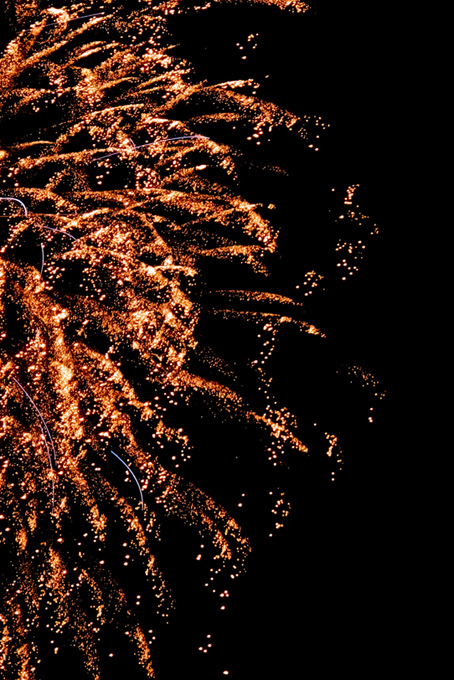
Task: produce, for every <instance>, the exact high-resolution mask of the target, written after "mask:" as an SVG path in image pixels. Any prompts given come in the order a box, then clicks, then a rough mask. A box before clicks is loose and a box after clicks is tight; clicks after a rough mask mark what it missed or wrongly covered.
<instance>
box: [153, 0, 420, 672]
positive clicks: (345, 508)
mask: <svg viewBox="0 0 454 680" xmlns="http://www.w3.org/2000/svg"><path fill="white" fill-rule="evenodd" d="M312 6H313V8H314V10H315V12H314V13H312V14H311V15H303V16H295V15H285V13H284V14H282V13H279V12H278V11H274V9H273V8H263V9H260V8H259V9H257V8H252V9H249V8H244V7H242V8H235V7H233V8H232V7H230V8H214V9H212V10H210V11H209V12H206V13H203V12H202V13H200V16H199V17H197V19H196V20H194V21H193V22H190V21H189V22H188V21H187V20H184V21H182V20H181V19H179V20H177V21H175V25H174V30H175V34H176V35H177V37H178V41H179V42H180V43H181V45H182V53H183V54H185V53H186V54H189V55H190V57H191V61H192V62H193V63H194V64H195V68H196V73H197V74H198V75H199V77H200V78H206V79H207V80H209V81H211V82H215V81H216V80H218V81H219V80H223V79H228V78H241V77H251V76H252V77H257V78H258V80H262V78H260V75H261V74H262V75H263V74H264V73H266V74H269V76H270V77H269V79H267V81H266V85H265V87H264V88H263V89H262V90H261V95H262V96H264V97H265V98H269V99H271V100H272V101H274V102H277V103H279V104H281V105H283V106H285V107H287V108H288V109H290V110H292V111H294V112H296V113H298V114H300V115H304V114H305V113H317V114H320V115H322V116H323V118H324V119H325V120H327V121H329V122H330V124H331V128H330V132H329V134H328V136H327V139H326V140H325V143H324V149H323V150H322V153H321V154H320V157H319V158H318V159H317V161H316V164H315V166H314V165H311V166H310V167H309V169H307V168H305V167H304V162H305V159H304V158H302V159H298V160H297V162H295V159H294V153H295V150H294V149H292V147H291V146H290V147H287V148H286V149H284V150H283V151H282V157H281V160H283V162H284V165H285V164H286V163H287V167H289V168H291V172H290V180H289V184H287V185H286V186H284V187H283V188H282V196H281V199H282V203H285V202H286V201H287V213H286V212H285V209H284V210H281V212H280V216H281V218H282V234H281V241H280V244H281V254H282V257H283V260H284V263H283V267H282V269H281V273H282V272H283V271H285V270H286V267H287V271H292V269H293V268H294V266H295V261H296V260H295V257H298V258H299V257H300V252H301V248H302V247H303V246H304V248H308V247H309V249H310V247H311V245H312V246H313V247H314V249H315V250H316V249H317V248H320V243H319V240H318V239H319V236H318V235H317V234H316V233H310V234H309V236H308V235H307V233H306V234H305V235H304V236H302V235H298V233H295V230H294V229H293V230H292V224H294V221H295V220H294V216H295V214H297V212H298V211H299V210H300V209H301V206H300V203H299V201H298V200H297V199H296V198H295V196H297V195H298V192H300V191H301V185H302V184H304V183H306V185H307V186H312V185H311V182H313V186H314V187H315V186H316V184H317V182H319V183H322V184H323V183H325V184H329V183H332V186H345V184H346V183H347V184H349V183H356V182H358V183H360V185H361V190H360V200H361V206H362V208H363V209H364V211H365V212H366V213H367V214H369V215H371V216H372V218H373V219H374V221H376V223H377V224H378V225H379V227H380V235H379V236H378V237H377V238H376V239H375V240H372V242H371V244H370V246H369V248H368V252H367V256H366V259H365V262H364V263H363V265H362V267H361V271H360V273H359V274H358V275H357V276H356V277H353V278H352V281H349V282H347V283H346V284H342V285H339V286H337V287H335V289H334V290H332V291H331V293H330V294H329V295H328V296H327V297H326V298H325V299H324V301H323V304H322V308H321V309H319V310H318V311H316V312H314V313H315V314H319V315H320V316H319V319H318V320H319V321H320V324H321V325H322V327H323V328H325V329H327V330H328V332H329V334H330V344H329V349H328V362H332V364H331V365H335V364H336V363H337V362H339V361H342V358H344V360H346V361H351V362H356V363H358V364H360V365H362V366H364V367H366V368H367V369H368V370H370V371H371V372H373V373H374V374H375V375H376V377H377V378H378V379H379V380H380V382H381V384H382V385H383V386H384V388H385V389H386V392H387V398H386V400H385V402H384V403H383V404H380V408H378V412H377V416H376V418H375V423H374V424H373V425H369V424H365V423H364V421H362V420H361V419H360V417H359V416H358V417H357V418H356V419H355V415H357V414H358V413H360V411H361V408H362V404H361V397H358V396H357V395H354V394H353V395H352V394H350V395H346V396H345V402H344V403H342V395H338V399H333V400H330V399H329V398H326V393H325V397H324V395H323V389H322V388H321V391H320V395H318V399H319V401H318V405H319V406H321V407H322V408H323V407H324V408H325V410H327V411H329V410H332V412H333V413H335V415H336V416H337V417H338V422H339V427H340V435H341V436H342V437H343V440H344V441H346V442H347V443H348V448H347V449H346V451H345V454H346V464H345V470H344V473H343V475H341V476H340V478H338V481H337V482H336V483H335V484H334V485H331V484H330V483H329V482H328V481H327V480H326V478H322V477H321V476H319V473H318V470H317V469H315V468H314V467H310V466H309V467H308V468H304V469H303V468H298V467H296V468H295V469H294V475H293V477H292V481H291V483H290V489H289V491H290V498H291V501H292V506H293V512H292V514H291V517H290V520H289V522H288V524H287V525H286V527H285V528H284V529H283V530H282V532H281V533H280V535H278V536H277V537H275V538H273V539H272V540H270V541H267V540H265V539H263V540H261V538H260V536H256V538H255V543H254V542H253V551H252V555H251V559H250V563H249V567H248V571H247V574H246V575H245V576H244V577H243V578H242V579H241V583H240V584H239V586H238V591H237V593H236V594H235V593H234V596H233V598H231V602H230V607H229V612H228V614H224V615H223V616H224V618H221V617H219V620H216V623H215V630H216V636H215V640H216V651H215V652H214V653H213V654H212V655H211V656H210V655H206V658H203V660H202V661H200V662H198V661H197V660H196V656H194V657H193V655H192V653H191V652H189V647H190V644H193V640H192V639H189V640H188V637H187V631H188V620H185V616H184V615H183V616H182V618H181V629H178V623H175V624H174V625H175V629H174V631H175V634H176V636H177V637H178V638H179V639H181V640H186V641H187V642H188V652H189V654H188V657H186V658H190V659H191V662H190V663H193V664H194V666H193V668H194V670H191V671H190V672H189V674H190V675H191V676H193V677H203V678H205V677H206V678H210V679H211V678H218V677H222V676H221V674H220V669H221V668H224V667H225V668H227V669H229V671H230V676H229V677H232V678H237V679H239V680H240V679H241V680H243V679H246V678H251V677H260V678H263V679H264V680H265V679H270V680H271V679H272V678H299V677H309V678H315V677H319V676H325V675H327V674H329V673H333V672H343V673H348V674H350V675H353V677H370V675H371V674H375V673H379V672H383V673H388V672H389V670H388V669H389V666H390V664H392V665H393V668H394V669H395V670H396V671H397V669H402V668H405V667H408V664H409V663H410V658H409V657H410V656H411V654H412V653H413V654H414V650H413V652H412V651H411V650H412V644H413V643H412V637H413V632H414V631H415V630H416V629H417V627H418V625H419V624H418V621H419V605H420V602H419V603H418V600H417V598H416V597H415V588H416V576H415V565H414V564H413V555H414V550H415V545H416V539H415V535H416V530H417V529H416V526H417V523H418V520H417V519H416V518H417V516H418V511H416V510H415V495H414V491H413V490H412V483H413V474H414V468H415V467H417V466H418V463H419V461H420V459H419V455H420V454H419V451H418V444H417V442H415V437H416V439H417V437H418V435H417V433H416V435H415V432H414V418H415V415H414V414H415V410H414V408H415V403H416V402H417V401H418V396H417V393H418V389H420V387H419V385H418V384H417V383H418V379H417V378H415V371H414V367H413V362H414V356H413V354H412V349H411V348H412V347H414V345H415V342H417V341H416V340H415V338H414V326H413V312H414V309H415V296H416V295H417V293H416V289H417V286H416V278H417V276H418V274H417V271H416V268H414V267H413V258H414V253H415V236H416V234H417V231H416V230H415V224H417V223H418V215H417V212H418V205H417V202H418V199H417V196H416V192H415V189H414V186H415V176H416V174H417V169H416V168H415V165H414V162H415V161H414V157H413V155H412V153H411V152H410V151H409V149H410V148H413V146H412V141H411V140H410V139H409V138H410V136H411V133H410V129H412V126H411V123H410V120H409V119H410V118H411V117H412V112H413V113H414V109H412V106H414V101H413V97H414V96H415V95H414V92H413V90H412V82H413V74H412V66H411V64H412V63H413V64H414V62H412V58H411V54H410V52H411V48H412V40H411V33H412V30H413V27H412V21H413V17H412V15H410V14H409V15H405V12H404V10H403V8H397V9H396V8H395V7H394V5H389V6H384V5H377V4H375V3H360V2H351V1H347V2H342V3H335V4H331V3H329V4H328V3H326V2H315V3H312ZM249 30H250V31H251V32H254V30H255V31H257V32H259V33H260V38H261V43H260V47H259V48H258V50H257V53H256V55H255V57H253V58H252V57H250V58H248V60H247V62H246V64H242V63H241V60H240V55H239V53H238V51H237V50H236V51H235V49H234V48H233V46H232V44H234V43H235V42H237V40H234V39H232V38H233V36H235V35H238V37H239V38H242V37H243V36H244V35H247V33H248V31H249ZM243 44H244V41H243ZM254 58H255V60H256V61H254ZM262 82H263V81H262ZM307 162H308V163H313V161H307ZM416 166H417V164H416ZM314 177H315V178H316V181H315V180H314ZM314 190H315V189H314ZM302 193H303V194H304V192H302ZM292 196H293V199H292ZM314 209H315V208H314ZM416 238H417V236H416ZM298 239H301V241H300V242H299V240H298ZM295 252H298V255H297V256H295ZM292 343H293V344H292ZM299 348H300V346H299V345H298V341H297V340H296V339H295V338H293V339H292V338H288V345H287V350H288V354H289V355H292V354H294V351H296V350H297V349H299ZM325 358H326V357H325ZM281 361H282V363H281V365H280V366H278V367H277V370H278V372H280V373H281V374H282V375H284V377H283V378H282V380H281V382H280V383H279V385H280V388H281V390H282V396H283V397H284V402H285V398H286V403H289V404H291V406H292V408H295V409H296V412H297V415H298V416H301V417H302V418H304V416H305V415H307V413H304V407H303V406H302V404H303V403H304V399H301V400H299V401H298V399H295V398H292V395H293V397H294V395H295V391H296V390H304V382H302V380H301V378H302V375H303V374H302V372H299V371H302V368H301V366H299V365H295V364H294V363H290V362H288V363H286V361H285V360H283V359H282V360H281ZM314 361H315V362H317V359H316V358H315V359H314ZM295 383H296V384H297V387H295ZM324 398H326V400H325V402H324V401H323V400H324ZM298 403H299V408H300V411H299V412H298ZM352 410H353V411H355V410H356V411H357V413H354V414H352ZM416 502H417V501H416ZM190 611H191V612H194V608H190ZM191 616H192V614H191ZM191 616H189V619H190V618H191ZM190 623H191V621H190V620H189V624H190ZM192 623H193V624H194V629H195V628H197V626H198V625H200V626H201V628H202V629H203V624H202V623H200V624H199V622H198V621H193V622H192ZM177 631H178V632H177ZM178 645H179V643H178V644H177V645H176V646H177V647H178ZM183 647H184V644H183ZM175 656H176V655H175V654H174V653H173V648H172V644H170V645H169V650H168V653H167V654H164V656H163V659H162V663H163V667H165V668H166V672H165V673H164V674H163V677H164V678H166V679H167V678H174V677H175V678H176V677H180V674H183V670H184V668H187V669H188V670H189V666H186V663H187V661H186V659H185V660H183V656H182V657H180V658H175ZM172 664H174V668H172ZM158 670H159V667H158Z"/></svg>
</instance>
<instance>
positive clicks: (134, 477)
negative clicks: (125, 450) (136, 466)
mask: <svg viewBox="0 0 454 680" xmlns="http://www.w3.org/2000/svg"><path fill="white" fill-rule="evenodd" d="M110 453H112V454H113V455H114V456H115V458H118V460H119V461H120V463H123V465H124V466H125V468H126V469H127V470H128V472H130V473H131V476H132V478H133V479H134V481H135V483H136V484H137V488H138V489H139V493H140V502H141V504H142V510H144V503H143V493H142V487H141V486H140V484H139V480H138V479H137V477H136V476H135V474H134V472H133V471H132V470H131V468H130V467H129V465H128V464H127V463H125V461H124V460H123V458H120V456H118V455H117V454H116V453H115V451H112V450H111V451H110Z"/></svg>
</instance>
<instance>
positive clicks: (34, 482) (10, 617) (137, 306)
mask: <svg viewBox="0 0 454 680" xmlns="http://www.w3.org/2000/svg"><path fill="white" fill-rule="evenodd" d="M56 4H58V5H59V6H58V7H53V6H52V3H51V2H47V1H46V0H35V1H34V2H25V1H19V2H16V3H7V5H8V8H9V17H10V24H11V26H12V30H13V37H12V39H11V40H10V42H9V43H8V44H7V45H6V47H5V49H4V52H3V55H2V56H1V59H0V62H1V63H0V73H1V80H0V202H1V203H0V388H1V391H0V415H1V420H0V506H1V507H0V540H1V543H0V555H1V561H0V564H1V565H8V567H7V568H6V569H5V573H4V574H2V587H1V590H0V639H1V642H0V650H1V651H0V668H1V670H2V671H3V672H4V673H6V675H5V677H8V679H9V680H19V679H20V680H25V679H26V680H42V678H43V675H42V671H41V668H42V666H41V665H40V664H41V658H42V649H41V642H40V640H41V637H42V635H41V633H40V631H41V632H42V631H47V632H50V633H51V634H52V635H51V637H52V636H53V638H55V639H57V638H58V636H59V635H60V636H61V635H64V638H65V640H66V641H71V644H72V645H73V646H74V649H75V650H77V653H78V654H79V655H80V658H81V660H82V663H83V667H84V672H85V673H86V675H87V677H89V678H92V679H95V680H100V679H101V678H104V677H106V676H105V675H104V673H103V671H102V667H103V665H102V658H101V653H102V652H101V649H104V647H103V644H104V643H103V642H102V641H103V635H104V630H105V629H106V627H109V626H116V627H117V629H118V630H120V631H122V632H123V633H124V635H125V636H126V637H127V640H128V644H129V645H130V646H131V648H132V649H133V650H134V653H135V657H134V658H135V659H136V661H137V664H139V665H140V667H141V668H142V669H143V671H142V672H144V673H145V674H146V676H147V677H149V678H152V677H154V670H153V665H152V654H151V640H150V639H149V638H150V636H149V635H148V632H147V631H146V630H145V629H144V626H143V622H142V621H141V619H140V617H139V616H137V615H136V614H135V613H134V607H133V603H132V602H131V601H130V600H131V598H130V594H129V591H128V589H127V588H126V587H125V585H124V580H122V577H121V574H120V571H121V570H120V571H119V570H118V569H117V568H116V566H115V565H112V564H110V562H109V559H108V555H111V554H112V553H113V552H115V551H117V552H118V551H120V550H121V551H122V552H125V551H124V548H123V546H124V545H127V552H128V556H127V558H125V564H127V563H128V561H131V560H133V559H134V560H135V563H136V564H137V565H140V569H141V572H142V574H143V578H144V581H145V582H146V584H147V586H146V587H147V588H148V590H149V592H150V593H152V596H153V598H154V600H153V601H154V608H155V610H156V612H157V613H156V616H159V617H163V618H166V617H168V616H169V614H170V612H171V610H172V607H173V600H172V596H171V595H170V588H169V585H168V583H167V582H166V577H165V574H163V573H161V571H160V565H159V560H158V559H157V558H156V554H155V552H156V551H155V546H156V545H157V544H158V542H159V540H160V537H159V533H160V529H161V524H162V522H163V521H164V520H165V518H169V517H173V518H176V519H177V520H179V521H180V522H181V523H182V524H183V525H187V526H188V527H192V528H193V529H194V531H195V532H197V533H198V535H200V536H201V537H202V538H203V541H204V544H205V545H210V551H211V553H210V555H211V557H210V559H211V563H212V564H215V565H216V567H217V570H219V571H224V572H226V573H227V574H229V575H231V576H232V577H233V576H236V575H237V574H238V573H239V572H241V570H242V569H243V566H244V561H245V559H246V557H247V555H248V552H249V541H248V538H247V537H246V536H245V535H244V534H243V532H242V530H241V528H240V525H239V523H238V521H237V520H236V519H234V518H233V516H232V515H231V513H230V512H228V511H227V510H226V509H225V508H224V507H223V506H222V505H221V504H219V503H218V502H217V501H216V499H215V498H212V497H211V495H210V494H208V493H206V492H205V491H204V490H203V488H199V485H198V484H196V483H193V482H192V480H191V477H190V476H189V477H188V476H187V475H186V474H184V473H183V472H182V468H183V466H184V462H185V461H188V460H189V459H190V458H191V456H192V457H194V456H196V455H197V441H196V439H197V437H195V438H194V437H193V435H192V429H191V426H190V422H189V421H190V417H189V416H188V413H190V412H191V409H193V412H194V413H196V414H200V413H201V412H204V410H205V411H206V412H210V413H212V412H216V413H218V414H220V415H221V417H222V419H224V420H225V421H227V422H237V423H243V424H244V427H247V428H252V431H253V432H256V433H257V437H259V438H260V441H261V442H263V451H264V452H266V453H264V456H265V458H266V463H267V464H269V465H270V466H271V467H272V466H274V465H276V461H277V460H278V459H279V458H280V457H281V455H282V454H283V452H284V451H285V450H288V449H290V450H292V451H297V452H300V453H305V452H306V451H307V448H306V445H305V444H304V443H303V442H302V441H301V439H300V437H299V435H298V434H297V429H296V427H295V425H294V419H293V417H292V415H291V414H289V413H288V412H287V410H286V409H285V408H282V407H280V406H279V405H278V404H277V403H276V401H275V400H273V399H272V398H271V397H270V396H269V395H270V385H269V383H268V382H267V379H266V374H265V370H264V367H263V363H264V361H265V359H263V357H262V358H261V359H260V360H259V359H257V360H252V361H251V366H252V370H254V371H255V375H256V377H257V384H258V385H259V392H260V394H259V396H258V398H257V401H256V402H255V403H254V398H253V396H251V394H249V393H248V394H247V395H246V394H243V393H242V388H241V380H239V379H236V378H235V375H234V374H233V373H232V371H231V369H230V368H229V367H228V366H226V365H225V363H223V361H222V360H221V359H219V358H217V357H216V356H215V355H214V354H213V353H211V354H210V350H209V349H208V348H203V347H201V346H200V344H199V342H198V340H197V337H196V328H197V324H198V321H199V317H200V310H201V303H200V302H198V298H197V291H198V290H199V289H200V287H201V286H203V285H206V284H205V283H204V281H203V274H202V271H203V266H204V263H207V262H211V263H212V262H217V263H227V264H228V263H233V264H238V265H241V266H242V267H247V268H249V270H251V272H252V273H259V274H263V273H266V271H267V265H266V261H267V258H268V256H269V255H271V254H273V253H274V252H275V251H276V231H275V228H274V227H273V226H272V225H271V223H270V222H269V221H268V219H266V218H265V217H263V215H264V214H267V213H266V212H265V211H264V210H262V209H261V207H262V206H259V205H256V204H253V203H250V202H249V201H248V200H246V199H245V198H244V197H243V196H242V195H241V194H240V193H238V191H237V189H236V187H237V186H238V182H237V179H238V169H239V167H240V166H241V164H242V163H243V158H242V154H241V152H240V150H239V149H238V148H235V146H234V145H232V144H231V143H226V142H225V141H222V140H223V137H222V135H218V134H217V129H218V127H217V126H219V129H225V126H230V128H231V129H235V127H236V126H238V127H239V129H242V128H241V126H243V127H247V126H248V127H249V128H250V129H251V130H252V133H251V134H257V135H259V136H260V135H261V134H263V131H266V133H267V135H270V136H272V135H273V133H274V132H275V131H279V130H285V131H286V132H287V133H288V132H289V131H290V133H291V134H294V135H295V136H296V137H297V138H299V139H304V140H308V141H310V139H311V137H310V134H311V133H310V128H311V125H312V123H311V121H310V120H309V119H307V120H300V119H298V117H296V116H295V115H293V114H292V113H289V112H288V111H285V110H282V109H281V108H279V107H277V106H274V105H273V104H271V103H270V102H265V101H261V100H260V99H258V98H257V97H256V96H255V95H254V94H253V91H254V88H255V85H254V83H251V82H248V81H231V82H224V83H220V84H218V85H213V84H206V83H200V82H197V81H196V79H195V78H194V75H193V72H192V71H191V68H190V66H189V65H188V64H187V63H186V62H184V61H182V60H181V59H179V58H177V57H175V56H172V55H173V52H172V50H171V49H170V45H171V39H170V37H169V31H168V26H167V17H168V16H171V15H173V14H175V13H178V12H180V11H184V7H183V6H182V5H183V4H184V3H180V2H178V1H177V0H169V1H168V2H166V1H163V2H154V1H153V2H152V1H151V0H136V1H135V2H133V3H122V2H121V1H119V2H115V3H114V2H111V1H110V0H109V1H107V0H106V2H104V3H103V4H102V5H101V6H100V5H99V3H98V4H96V3H94V2H90V1H88V0H87V1H81V2H79V3H74V4H71V3H69V2H66V3H61V2H60V3H56ZM262 4H269V5H276V6H278V7H281V8H282V9H284V8H285V9H286V10H288V11H296V12H300V13H302V12H305V11H306V10H307V5H305V3H303V2H300V1H299V0H294V1H293V2H290V3H289V2H287V1H285V2H281V0H263V3H262ZM13 6H14V7H13ZM132 140H134V141H132ZM39 248H41V257H40V256H39ZM44 253H46V256H44ZM310 274H311V276H312V274H313V275H314V276H315V273H314V272H311V273H310ZM309 278H310V277H309ZM308 280H309V279H308ZM314 281H315V279H314ZM311 282H312V283H311V285H314V286H315V285H316V283H313V277H312V278H311ZM233 288H234V287H232V289H231V290H224V291H220V292H219V291H218V292H217V295H218V297H217V300H218V303H219V304H214V303H213V305H212V306H211V307H212V308H211V309H210V313H211V314H212V315H213V317H216V316H218V317H220V318H230V319H241V320H242V322H245V323H249V324H251V325H252V326H254V327H256V328H259V329H260V331H261V333H262V335H263V336H264V337H266V338H269V339H268V340H267V341H266V342H265V341H263V342H265V345H267V347H266V348H265V349H264V353H265V354H266V352H270V351H271V350H270V348H269V346H270V344H272V341H273V338H274V337H275V335H276V333H277V332H278V329H279V327H280V326H281V325H285V324H295V325H296V326H298V328H299V329H300V330H301V331H302V332H306V333H309V334H311V335H318V336H320V338H322V337H323V333H321V332H320V331H319V330H318V329H317V328H316V327H315V326H314V325H312V324H311V323H310V322H307V321H302V320H301V319H299V320H298V318H297V317H296V316H295V315H294V314H293V313H292V311H291V310H294V309H295V308H296V307H298V305H297V304H296V303H294V302H293V300H292V299H290V298H288V297H285V296H283V295H278V294H275V293H266V292H264V291H249V292H248V291H241V290H234V289H233ZM273 305H279V311H278V312H275V311H273V309H272V306H273ZM284 307H285V308H286V309H287V310H289V311H288V313H282V311H281V310H282V308H284ZM194 357H196V358H197V357H199V359H200V361H201V364H203V365H204V366H205V369H204V370H200V371H198V370H196V368H195V367H196V366H197V365H198V364H197V362H196V361H194ZM262 359H263V360H262ZM211 369H212V370H211ZM197 417H198V415H197ZM329 437H330V439H329V443H330V449H329V451H330V453H329V455H330V456H331V454H333V456H332V457H333V459H334V458H335V457H336V455H337V454H336V451H337V449H336V447H335V437H334V435H329ZM333 442H334V443H333ZM114 450H115V453H114ZM333 452H334V453H333ZM112 454H113V455H114V456H115V457H116V458H117V459H118V460H119V461H120V462H121V463H122V464H123V466H124V467H125V468H126V469H127V471H128V472H129V473H130V474H131V476H132V479H133V481H134V483H135V484H136V485H137V487H138V489H139V492H140V497H138V494H137V490H136V489H134V486H133V485H130V484H128V482H127V481H124V480H121V475H120V473H119V469H118V468H119V466H118V465H116V464H115V465H112V460H113V459H112ZM125 461H128V464H127V463H126V462H125ZM57 462H58V464H57ZM180 468H181V469H180ZM133 470H134V472H133ZM123 472H124V470H123ZM139 501H140V502H139ZM279 504H280V505H282V507H284V506H283V501H281V500H280V501H279V502H278V505H279ZM119 526H120V527H121V531H118V532H117V530H116V529H115V527H119ZM121 541H125V543H121V544H120V543H119V542H121ZM117 543H118V546H117ZM88 544H90V545H91V548H90V549H86V547H85V546H87V545H88ZM117 548H118V550H117ZM131 555H132V556H133V557H131ZM218 568H219V569H218Z"/></svg>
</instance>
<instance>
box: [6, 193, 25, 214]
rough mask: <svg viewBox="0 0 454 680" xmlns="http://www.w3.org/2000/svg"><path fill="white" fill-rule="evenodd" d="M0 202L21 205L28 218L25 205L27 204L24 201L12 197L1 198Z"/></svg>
mask: <svg viewBox="0 0 454 680" xmlns="http://www.w3.org/2000/svg"><path fill="white" fill-rule="evenodd" d="M0 201H15V202H16V203H19V204H20V205H21V206H22V207H23V209H24V211H25V217H28V210H27V206H26V205H25V203H22V201H20V200H19V199H18V198H13V197H12V196H0Z"/></svg>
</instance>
